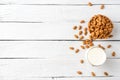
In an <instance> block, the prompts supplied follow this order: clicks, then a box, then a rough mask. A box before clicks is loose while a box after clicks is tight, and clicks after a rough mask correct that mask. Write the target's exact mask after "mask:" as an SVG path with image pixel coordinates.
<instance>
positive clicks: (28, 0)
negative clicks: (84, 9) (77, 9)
mask: <svg viewBox="0 0 120 80" xmlns="http://www.w3.org/2000/svg"><path fill="white" fill-rule="evenodd" d="M89 1H91V2H92V3H93V4H120V1H119V0H100V1H98V0H34V1H33V0H20V1H19V0H0V3H1V4H87V3H88V2H89Z"/></svg>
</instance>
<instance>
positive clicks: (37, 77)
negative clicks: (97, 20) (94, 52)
mask: <svg viewBox="0 0 120 80" xmlns="http://www.w3.org/2000/svg"><path fill="white" fill-rule="evenodd" d="M89 1H90V2H92V3H93V6H92V7H89V6H87V3H88V2H89ZM101 4H105V9H104V10H100V5H101ZM119 8H120V0H0V80H80V79H82V80H97V79H98V80H119V79H120V69H119V67H120V65H119V64H120V45H119V44H120V34H119V31H120V27H119V25H120V16H119V15H120V11H119ZM100 13H101V14H104V15H106V16H108V17H109V18H110V19H111V20H112V21H113V23H114V26H115V27H114V30H113V32H112V34H113V35H114V37H113V38H111V39H109V40H105V41H95V45H98V44H102V45H104V46H105V47H106V46H107V45H108V44H112V48H111V49H107V50H106V52H107V62H106V64H104V65H102V66H99V67H93V66H91V65H90V64H88V62H87V61H86V60H85V50H81V51H80V53H79V54H75V53H74V51H70V50H69V46H74V47H75V48H80V45H81V44H82V42H81V41H75V39H74V37H73V35H74V34H77V33H78V32H77V31H73V30H72V27H73V26H74V25H80V23H79V21H80V20H81V19H84V20H86V23H85V24H83V26H84V27H87V22H88V21H89V18H90V17H92V16H93V15H94V14H100ZM112 51H115V52H116V54H117V55H116V57H112V56H111V52H112ZM80 59H84V60H85V63H84V64H80V62H79V61H80ZM78 70H81V71H82V72H83V75H81V76H80V75H78V74H76V71H78ZM91 71H94V72H95V73H96V75H97V76H96V77H91V75H90V72H91ZM104 71H107V72H109V74H110V75H109V76H108V77H105V76H104V75H103V72H104Z"/></svg>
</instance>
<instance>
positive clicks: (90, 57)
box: [86, 47, 106, 66]
mask: <svg viewBox="0 0 120 80" xmlns="http://www.w3.org/2000/svg"><path fill="white" fill-rule="evenodd" d="M86 58H87V61H88V62H89V63H90V64H91V65H93V66H100V65H102V64H104V63H105V61H106V53H105V51H104V50H103V49H101V48H99V47H92V48H90V49H88V51H87V52H86Z"/></svg>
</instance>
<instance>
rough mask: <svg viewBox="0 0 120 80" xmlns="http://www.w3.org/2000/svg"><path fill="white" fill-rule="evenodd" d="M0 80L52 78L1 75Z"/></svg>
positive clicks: (44, 79)
mask: <svg viewBox="0 0 120 80" xmlns="http://www.w3.org/2000/svg"><path fill="white" fill-rule="evenodd" d="M0 79H1V80H53V79H52V78H39V77H38V78H37V77H36V78H32V77H19V76H18V77H16V76H14V77H5V76H1V77H0Z"/></svg>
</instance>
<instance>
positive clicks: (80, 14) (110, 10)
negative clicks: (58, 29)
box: [0, 5, 120, 23]
mask: <svg viewBox="0 0 120 80" xmlns="http://www.w3.org/2000/svg"><path fill="white" fill-rule="evenodd" d="M118 7H120V5H106V6H105V9H104V10H100V6H99V5H95V6H92V7H89V6H56V5H42V6H39V5H0V17H1V18H0V21H1V22H34V23H39V22H47V23H48V22H51V23H52V22H61V21H62V22H74V21H76V22H79V21H80V20H81V19H84V20H86V21H89V19H90V18H91V17H92V16H93V15H95V14H100V13H101V14H103V15H106V16H108V17H109V18H110V19H111V20H112V21H114V22H119V21H120V17H119V14H120V11H118V10H117V8H118ZM88 13H89V14H88Z"/></svg>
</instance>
